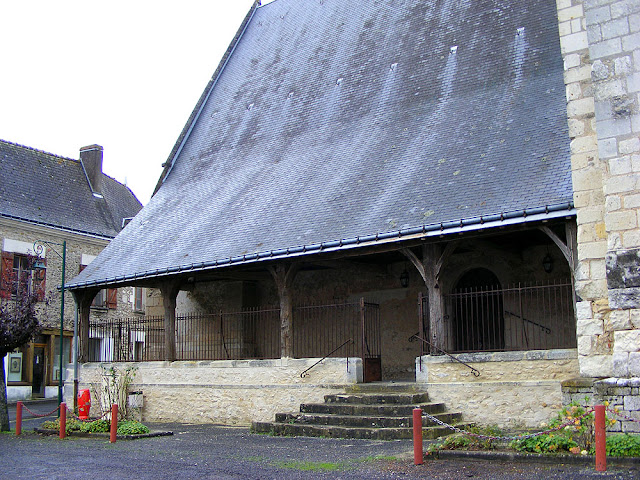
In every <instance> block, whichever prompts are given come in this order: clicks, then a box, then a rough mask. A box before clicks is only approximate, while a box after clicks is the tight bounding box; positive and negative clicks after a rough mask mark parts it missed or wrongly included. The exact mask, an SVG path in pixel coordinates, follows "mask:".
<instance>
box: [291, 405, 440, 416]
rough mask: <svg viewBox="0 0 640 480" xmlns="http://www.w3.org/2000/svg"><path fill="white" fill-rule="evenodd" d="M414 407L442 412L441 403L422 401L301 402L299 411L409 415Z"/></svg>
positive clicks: (359, 414)
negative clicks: (379, 403)
mask: <svg viewBox="0 0 640 480" xmlns="http://www.w3.org/2000/svg"><path fill="white" fill-rule="evenodd" d="M414 408H421V409H422V411H423V412H426V413H429V414H431V415H433V414H434V413H443V412H444V410H445V406H444V404H443V403H422V404H415V405H401V404H388V405H366V404H349V403H303V404H302V405H300V413H321V414H334V415H358V416H369V417H410V416H412V415H413V409H414Z"/></svg>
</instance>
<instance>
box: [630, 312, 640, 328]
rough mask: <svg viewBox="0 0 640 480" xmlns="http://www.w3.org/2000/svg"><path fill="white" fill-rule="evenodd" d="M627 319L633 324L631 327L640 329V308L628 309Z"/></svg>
mask: <svg viewBox="0 0 640 480" xmlns="http://www.w3.org/2000/svg"><path fill="white" fill-rule="evenodd" d="M629 320H630V321H631V325H633V328H638V329H640V310H637V309H634V310H630V311H629Z"/></svg>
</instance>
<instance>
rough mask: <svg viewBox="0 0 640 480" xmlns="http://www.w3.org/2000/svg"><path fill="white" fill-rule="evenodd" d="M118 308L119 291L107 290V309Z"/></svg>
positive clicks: (114, 289) (115, 289)
mask: <svg viewBox="0 0 640 480" xmlns="http://www.w3.org/2000/svg"><path fill="white" fill-rule="evenodd" d="M117 307H118V289H117V288H109V289H107V308H117Z"/></svg>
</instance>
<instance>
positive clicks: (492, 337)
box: [450, 268, 504, 352]
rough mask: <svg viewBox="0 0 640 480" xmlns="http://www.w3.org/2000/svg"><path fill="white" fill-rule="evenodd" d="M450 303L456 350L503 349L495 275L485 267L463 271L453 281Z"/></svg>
mask: <svg viewBox="0 0 640 480" xmlns="http://www.w3.org/2000/svg"><path fill="white" fill-rule="evenodd" d="M451 297H452V300H453V301H452V302H451V303H450V311H451V314H450V316H451V319H452V328H453V337H454V349H455V351H457V352H473V351H491V350H503V349H504V314H503V312H504V308H503V298H502V289H501V285H500V281H499V280H498V277H496V276H495V274H494V273H493V272H491V271H490V270H487V269H486V268H474V269H472V270H469V271H468V272H466V273H465V274H464V275H462V277H460V279H459V280H458V282H457V283H456V285H455V287H454V290H453V294H452V295H451Z"/></svg>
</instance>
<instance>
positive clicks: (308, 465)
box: [273, 460, 344, 472]
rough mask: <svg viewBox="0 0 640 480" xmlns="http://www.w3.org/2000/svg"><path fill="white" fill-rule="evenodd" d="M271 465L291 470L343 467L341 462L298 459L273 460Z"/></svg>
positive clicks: (315, 470)
mask: <svg viewBox="0 0 640 480" xmlns="http://www.w3.org/2000/svg"><path fill="white" fill-rule="evenodd" d="M273 465H274V466H276V467H279V468H288V469H291V470H299V471H301V472H335V471H336V470H341V469H342V468H343V467H344V465H343V464H342V463H333V462H308V461H299V460H287V461H285V462H273Z"/></svg>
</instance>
